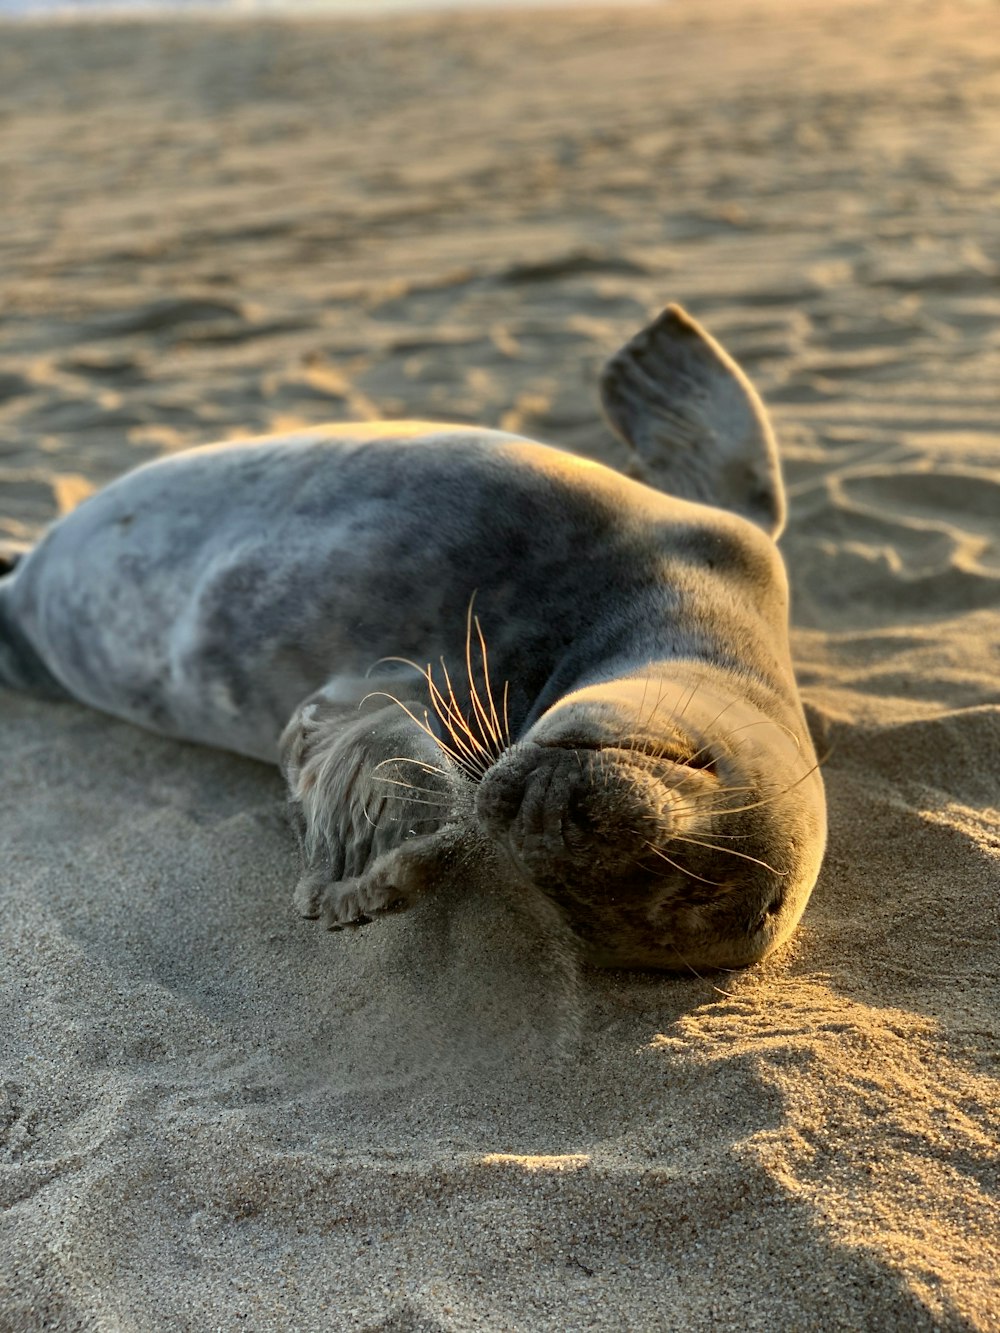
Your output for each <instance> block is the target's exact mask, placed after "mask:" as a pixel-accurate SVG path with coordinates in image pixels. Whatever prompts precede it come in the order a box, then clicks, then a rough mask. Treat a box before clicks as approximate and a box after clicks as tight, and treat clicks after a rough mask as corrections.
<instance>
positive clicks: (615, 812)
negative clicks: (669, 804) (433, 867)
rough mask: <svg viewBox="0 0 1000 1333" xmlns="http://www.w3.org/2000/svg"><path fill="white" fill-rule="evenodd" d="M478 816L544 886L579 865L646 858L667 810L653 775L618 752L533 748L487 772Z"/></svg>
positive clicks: (516, 753) (525, 746) (510, 754)
mask: <svg viewBox="0 0 1000 1333" xmlns="http://www.w3.org/2000/svg"><path fill="white" fill-rule="evenodd" d="M476 815H477V817H478V819H479V820H480V822H481V824H482V826H483V827H484V828H485V829H486V831H487V832H488V833H489V834H490V836H491V837H493V838H494V839H496V841H497V842H499V843H500V844H501V845H503V846H506V847H507V848H508V849H509V850H510V851H511V852H512V853H513V854H514V856H515V858H516V859H517V860H518V861H519V862H520V863H521V864H522V865H523V866H524V867H525V868H526V869H527V870H528V871H529V872H530V873H531V874H532V876H533V878H535V879H536V881H537V882H539V883H542V882H543V881H544V880H545V879H548V878H551V877H552V876H553V875H555V876H556V877H557V878H560V879H562V878H564V876H565V873H566V871H567V870H568V869H570V868H572V867H574V866H578V867H579V868H580V869H581V870H583V869H586V870H593V869H594V868H595V862H596V861H603V860H605V859H607V858H613V859H614V860H615V861H616V862H620V863H628V862H630V861H633V860H634V859H636V858H638V857H640V856H641V855H642V852H643V849H644V847H645V845H646V843H647V842H648V841H649V840H650V839H651V838H654V837H655V829H656V826H657V825H656V821H658V820H659V819H661V817H662V810H661V805H660V800H659V799H658V792H657V789H656V784H655V783H654V782H653V781H652V779H651V777H650V775H649V774H648V773H647V772H645V771H644V770H642V769H640V768H638V767H636V766H634V765H632V764H627V763H622V762H621V757H620V755H619V753H618V752H617V751H610V750H599V749H594V750H588V749H569V748H563V747H559V746H542V745H535V744H532V743H528V744H522V745H519V746H517V747H515V748H514V749H513V750H511V751H508V753H507V754H506V755H504V756H503V758H502V759H501V760H500V761H499V762H498V763H497V764H495V765H494V767H493V768H492V769H490V771H489V772H488V773H487V774H486V776H485V778H484V779H483V781H482V782H481V783H480V785H479V788H478V791H477V793H476Z"/></svg>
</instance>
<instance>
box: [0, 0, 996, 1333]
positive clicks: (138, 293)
mask: <svg viewBox="0 0 1000 1333" xmlns="http://www.w3.org/2000/svg"><path fill="white" fill-rule="evenodd" d="M667 301H680V302H682V303H683V304H684V305H685V306H687V307H688V308H689V309H690V310H691V311H692V312H693V313H694V314H695V315H696V316H697V317H698V318H699V319H700V320H702V321H703V322H704V323H705V324H706V325H707V326H708V327H709V328H710V329H711V330H712V332H713V333H715V334H716V335H717V336H718V337H719V338H720V339H721V340H722V341H723V342H724V343H725V344H726V346H727V347H728V348H729V349H730V350H731V351H732V352H733V354H734V355H735V356H736V357H737V358H738V359H739V360H740V362H741V363H742V364H743V365H744V367H745V368H746V369H747V371H748V372H749V373H750V374H751V375H752V376H753V378H754V380H755V382H756V384H757V386H758V387H759V389H760V390H761V392H762V394H763V396H764V398H765V400H766V402H767V403H768V406H769V408H770V410H771V412H772V415H773V419H774V421H775V424H776V428H777V431H778V434H779V437H780V441H781V446H782V451H783V457H784V464H785V475H786V480H787V483H788V491H789V498H790V511H791V512H790V522H789V527H788V531H787V533H786V535H785V537H784V538H783V541H782V549H783V551H784V554H785V558H786V561H787V563H788V567H789V571H790V576H791V583H792V590H793V612H792V617H793V652H794V656H795V660H796V665H797V668H798V672H799V679H800V682H801V686H802V691H803V697H804V699H805V702H806V706H807V711H808V715H809V719H810V725H811V727H812V729H813V731H814V734H815V736H816V739H817V744H818V747H819V748H820V750H821V751H822V752H823V754H824V755H825V756H826V764H825V775H826V783H827V791H828V798H829V804H830V843H829V852H828V856H827V860H826V864H825V867H824V870H823V873H822V876H821V879H820V882H819V885H818V887H817V889H816V892H815V894H814V896H813V899H812V902H811V904H810V906H809V908H808V909H807V911H806V915H805V918H804V921H803V924H802V927H801V929H800V930H799V932H798V934H797V935H796V937H795V939H794V941H793V942H792V944H791V945H790V946H788V947H786V948H784V949H783V950H782V951H780V952H779V953H778V954H776V955H775V956H773V957H772V958H770V959H768V960H767V961H766V962H765V963H763V964H761V965H759V966H757V967H754V968H751V969H749V970H748V971H745V972H741V973H734V974H732V975H725V976H716V977H711V978H701V977H696V976H691V977H687V978H685V977H680V978H676V977H663V976H655V975H648V974H647V975H626V974H595V973H593V972H588V971H585V970H581V969H580V968H579V967H578V966H577V965H576V964H575V963H574V962H573V961H572V960H571V959H569V958H567V957H566V956H565V955H564V954H563V953H562V952H561V951H559V950H553V949H552V948H551V947H550V942H549V941H547V940H546V939H544V938H542V937H541V935H540V934H539V931H538V929H537V928H536V927H533V926H532V924H531V922H530V921H529V919H528V918H527V917H526V916H525V913H524V909H523V907H522V906H521V905H520V904H518V903H516V902H512V901H509V900H508V899H507V898H506V897H505V896H504V895H503V894H502V893H500V892H499V891H498V892H497V894H496V896H495V897H493V898H489V897H486V896H484V895H481V894H476V895H466V896H464V897H459V898H457V899H456V900H455V901H447V902H444V901H440V900H430V901H427V902H425V903H423V904H422V905H421V906H420V907H419V908H417V909H414V910H413V911H412V912H410V913H407V914H404V915H402V916H399V917H393V918H391V919H388V920H386V921H384V922H381V923H377V924H375V925H373V926H371V927H368V928H366V929H365V930H363V931H361V932H353V933H352V932H345V933H341V934H328V933H325V932H324V931H322V930H320V929H318V928H317V926H316V925H315V923H311V922H307V921H303V920H300V919H299V918H298V917H297V916H296V914H295V912H294V910H293V908H292V904H291V889H292V886H293V884H294V879H295V853H294V846H293V840H292V837H291V834H290V832H289V831H288V829H287V827H286V824H285V820H284V814H283V798H282V786H281V781H280V778H279V776H278V774H277V772H276V771H272V770H270V769H268V768H266V767H264V766H263V765H258V764H255V763H253V762H250V761H246V760H240V759H238V758H235V757H232V756H229V755H225V754H221V753H218V752H213V751H210V750H207V749H203V748H199V747H196V746H191V745H183V744H178V743H172V742H168V741H166V740H162V739H158V738H156V737H154V736H152V735H149V734H146V733H143V732H141V731H139V730H137V729H135V728H132V727H130V726H128V725H126V724H125V723H121V722H117V721H114V720H112V719H110V718H108V717H105V716H102V715H99V714H97V713H93V712H90V711H87V710H86V709H84V708H82V707H76V706H73V705H52V704H45V703H41V702H36V701H32V700H29V699H26V698H24V697H21V696H18V695H15V694H13V693H11V692H5V691H0V737H2V746H3V760H4V762H3V764H2V766H0V995H2V1009H0V1204H2V1206H3V1212H2V1213H0V1330H2V1331H3V1333H34V1330H41V1329H46V1330H48V1329H51V1330H70V1329H72V1330H101V1331H102V1333H112V1331H114V1333H118V1331H119V1330H135V1331H136V1333H153V1331H154V1330H163V1331H164V1333H166V1331H167V1330H170V1331H171V1333H173V1331H174V1330H181V1329H182V1330H191V1331H192V1333H202V1331H203V1330H222V1331H224V1333H229V1331H230V1330H236V1329H256V1330H272V1329H275V1330H288V1329H294V1330H306V1331H311V1330H327V1329H363V1330H376V1329H380V1330H397V1331H400V1333H402V1331H403V1330H405V1331H406V1333H410V1331H411V1330H414V1331H415V1330H422V1331H423V1330H426V1331H429V1330H465V1329H489V1330H498V1331H499V1330H522V1329H524V1330H560V1331H561V1330H577V1329H607V1330H620V1329H628V1330H654V1329H655V1330H660V1329H663V1330H683V1333H694V1331H698V1330H705V1331H706V1333H707V1331H708V1330H719V1329H724V1330H744V1329H754V1328H761V1329H763V1328H768V1329H783V1330H784V1329H788V1330H823V1331H825V1330H832V1329H843V1330H858V1329H874V1330H889V1331H892V1330H907V1331H909V1330H930V1329H940V1330H973V1329H974V1330H988V1329H1000V1278H998V1274H1000V1206H998V1191H1000V1167H998V1137H1000V1133H998V1132H1000V1081H998V1070H997V1052H998V1027H1000V920H998V917H1000V911H998V907H1000V891H998V890H1000V411H998V398H1000V25H998V24H997V22H996V12H995V9H994V8H993V7H992V6H991V5H989V4H985V3H973V2H971V0H970V2H969V3H962V2H961V0H959V2H957V3H946V2H945V0H925V2H924V0H922V2H921V3H914V4H912V5H910V4H907V5H899V4H891V3H888V0H872V2H871V3H860V2H859V3H854V2H853V0H847V2H846V3H844V4H838V5H835V6H826V5H822V6H821V5H819V4H804V5H802V6H801V7H796V8H795V9H794V11H792V10H791V9H790V8H787V7H785V6H780V7H779V6H778V5H777V3H776V0H772V2H770V3H767V4H757V5H754V4H750V3H741V2H740V0H732V2H731V3H723V0H712V3H710V4H708V5H706V6H697V7H696V6H684V5H676V6H664V7H662V8H657V7H647V8H642V9H635V10H620V9H619V10H614V11H607V12H602V11H600V10H591V11H578V12H566V11H550V12H548V13H516V12H515V13H509V14H484V13H473V14H430V15H425V16H416V17H413V16H408V17H393V18H390V19H384V20H381V21H378V22H375V21H368V22H360V21H353V20H352V21H341V22H338V21H333V20H323V21H320V20H310V21H306V20H296V21H292V20H286V21H282V22H279V21H260V20H257V21H251V20H240V21H231V22H202V23H182V22H167V21H161V22H132V23H124V22H122V23H114V24H95V23H84V24H72V23H50V24H38V25H22V26H15V25H8V26H5V27H2V28H0V538H14V539H26V538H28V539H30V538H32V537H33V536H35V535H37V534H38V533H39V532H40V531H41V530H42V528H43V527H44V525H45V524H46V523H47V522H48V521H50V520H51V519H52V518H53V517H54V516H56V515H57V514H58V513H60V512H65V511H66V510H68V509H70V508H72V507H73V506H74V505H75V504H77V503H79V501H80V500H81V499H83V498H84V497H85V496H86V495H87V494H88V493H89V492H90V491H91V490H92V489H93V488H95V487H97V486H100V485H102V484H103V483H105V482H107V481H109V480H110V479H111V478H113V477H115V476H116V475H118V474H119V473H121V472H123V471H124V470H126V469H127V468H129V467H131V466H133V465H135V464H137V463H139V462H142V461H144V460H147V459H150V458H154V457H157V456H159V455H161V454H164V453H167V452H170V451H173V450H177V449H181V448H184V447H186V446H189V445H193V444H200V443H206V442H209V441H211V440H215V439H224V438H229V437H236V436H240V435H246V434H253V433H261V432H266V431H275V430H281V429H284V428H286V427H289V426H294V425H300V424H306V423H313V422H319V421H330V420H349V419H358V418H377V417H386V418H393V417H417V418H424V419H432V420H433V419H438V420H446V421H456V420H466V421H472V422H477V423H480V424H484V425H488V426H502V427H505V428H508V429H513V430H517V431H520V432H523V433H525V434H527V435H530V436H532V437H533V438H536V439H540V440H543V441H547V442H550V443H554V444H559V445H564V446H569V447H571V448H574V449H577V450H579V451H581V452H582V453H585V454H588V455H590V456H592V457H595V458H599V459H602V460H603V461H605V462H608V463H610V464H612V465H620V464H621V463H622V462H623V457H624V447H623V446H622V445H620V444H617V443H616V442H615V440H614V439H613V437H612V436H611V435H610V433H609V431H608V429H607V427H606V426H604V425H603V424H602V422H601V420H600V417H599V414H598V410H597V397H596V376H597V372H598V370H599V368H600V366H601V364H602V362H603V360H604V358H605V357H606V356H607V355H609V354H610V353H611V352H612V351H614V350H615V348H616V347H617V346H618V345H619V344H620V343H621V342H622V341H623V340H624V339H625V338H626V337H628V336H629V335H630V334H631V333H633V332H634V331H635V330H636V329H637V328H638V327H639V326H640V325H641V324H642V323H643V322H644V321H645V319H646V318H647V317H648V316H650V315H651V314H652V313H654V312H655V311H656V310H657V309H658V308H659V307H660V306H662V305H663V304H665V303H666V302H667Z"/></svg>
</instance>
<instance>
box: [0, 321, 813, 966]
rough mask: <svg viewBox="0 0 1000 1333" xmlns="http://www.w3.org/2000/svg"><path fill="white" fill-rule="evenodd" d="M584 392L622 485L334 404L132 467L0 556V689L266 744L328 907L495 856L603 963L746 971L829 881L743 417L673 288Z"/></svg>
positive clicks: (754, 459)
mask: <svg viewBox="0 0 1000 1333" xmlns="http://www.w3.org/2000/svg"><path fill="white" fill-rule="evenodd" d="M601 394H602V399H603V404H604V409H605V413H606V416H607V418H608V420H609V422H610V424H611V426H612V428H613V429H614V430H615V431H616V432H617V433H618V434H619V435H620V436H621V437H622V439H623V440H624V441H626V442H627V443H628V444H629V445H630V446H631V447H632V449H633V451H634V460H635V461H634V469H633V470H634V474H635V475H634V476H631V477H626V476H624V475H622V474H620V473H618V472H615V471H613V470H611V469H610V468H607V467H604V466H602V465H600V464H597V463H594V462H591V461H588V460H586V459H582V458H578V457H576V456H574V455H572V454H569V453H567V452H564V451H562V450H559V449H556V448H552V447H549V446H546V445H543V444H538V443H534V442H532V441H530V440H527V439H524V438H521V437H519V436H516V435H511V434H507V433H503V432H498V431H491V430H485V429H484V430H477V429H474V428H466V427H454V426H441V425H434V424H428V423H420V422H382V423H376V424H364V425H335V426H329V427H323V428H319V429H314V430H307V431H303V432H301V433H298V434H293V435H287V436H281V437H267V438H261V439H252V440H248V441H245V442H239V443H227V444H223V445H214V446H208V447H205V448H199V449H193V450H190V451H188V452H185V453H181V454H177V455H173V456H170V457H166V458H163V459H160V460H157V461H156V462H154V463H151V464H147V465H145V466H143V467H140V468H138V469H137V470H135V471H133V472H131V473H128V474H127V475H125V476H124V477H122V478H120V479H119V480H117V481H116V482H114V483H113V484H111V485H110V486H108V487H107V488H106V489H105V490H103V491H101V492H99V493H98V494H96V495H94V496H92V497H91V498H89V499H87V500H86V501H85V502H84V503H83V504H82V505H81V506H80V507H79V508H78V509H76V510H74V511H73V512H72V513H70V514H68V515H67V516H66V517H64V518H63V519H61V520H60V521H59V522H57V523H56V524H55V525H54V526H53V527H52V528H50V529H49V531H48V532H47V533H46V534H45V536H44V537H43V538H42V540H41V541H40V542H39V543H38V545H37V546H35V547H34V548H33V549H32V550H30V551H29V552H28V553H26V554H24V555H23V556H22V557H21V558H20V559H15V558H14V557H13V556H12V557H11V560H10V564H11V566H12V567H11V569H10V570H9V572H8V573H6V574H5V575H4V576H3V577H2V578H0V682H2V683H4V684H7V685H9V686H13V687H15V688H19V689H27V690H32V691H34V692H36V693H40V694H45V695H48V696H51V697H63V698H72V699H75V700H78V701H81V702H83V703H86V704H89V705H90V706H92V707H94V708H98V709H103V710H104V711H105V712H107V713H111V714H114V715H115V716H117V717H120V718H126V719H128V720H129V721H131V722H134V723H137V724H138V725H140V726H143V727H146V728H149V729H151V730H153V731H156V732H159V733H161V734H162V735H165V736H172V737H178V738H182V739H185V740H190V741H197V742H201V743H203V744H207V745H214V746H221V747H223V748H226V749H229V750H234V751H237V752H239V753H241V754H244V755H250V756H253V757H255V758H258V759H261V760H265V761H267V762H271V763H273V762H275V761H277V762H279V763H280V766H281V769H282V771H283V773H284V776H285V779H286V781H287V784H288V795H289V808H290V812H291V817H292V822H293V825H294V827H295V828H296V831H297V833H298V836H299V841H300V845H301V851H302V857H303V873H302V877H301V879H300V881H299V884H298V887H297V889H296V895H295V900H296V903H297V905H298V907H299V909H300V910H301V911H302V912H303V913H304V914H305V915H307V916H311V917H320V918H322V920H323V921H324V922H325V924H327V925H328V926H330V927H339V926H342V925H346V924H354V923H359V922H363V921H365V920H368V919H370V918H371V917H372V916H373V915H375V914H376V913H379V912H383V911H389V910H392V909H395V908H399V907H403V906H406V905H408V904H409V903H412V902H414V901H415V900H416V899H418V898H419V897H420V896H421V895H422V894H424V893H426V892H428V891H429V890H431V889H434V888H437V889H441V888H443V887H445V886H460V885H462V884H463V883H468V882H472V881H475V879H476V877H477V876H482V875H489V876H505V877H507V878H508V879H509V881H510V882H511V884H512V885H514V886H515V887H516V889H517V890H518V891H522V890H523V891H524V892H525V893H528V894H533V895H536V897H539V900H540V901H545V900H547V901H548V902H549V903H552V904H555V905H556V907H557V908H558V909H559V912H560V913H561V914H562V915H563V916H564V918H565V920H566V921H567V922H568V924H569V926H570V927H571V929H572V930H573V932H574V933H575V935H576V936H577V938H578V939H579V941H580V942H581V945H582V948H583V951H584V956H585V957H586V958H588V959H589V960H591V961H592V962H594V963H596V964H598V965H603V966H614V967H641V968H664V969H668V970H682V969H685V968H688V967H693V968H713V967H740V966H744V965H746V964H748V963H751V962H753V961H755V960H757V959H759V958H761V957H762V956H763V955H764V954H766V953H767V952H768V951H769V950H770V949H772V948H773V947H774V946H775V945H776V944H778V943H779V942H780V941H781V940H783V939H784V938H786V937H787V936H788V934H789V933H790V932H791V931H792V929H793V928H794V926H795V925H796V923H797V921H798V919H799V917H800V915H801V913H802V910H803V908H804V906H805V903H806V900H807V898H808V896H809V894H810V892H811V890H812V888H813V885H814V882H815V880H816V876H817V874H818V871H819V866H820V861H821V858H822V855H823V847H824V841H825V804H824V794H823V784H822V780H821V777H820V774H819V772H818V769H817V765H816V757H815V754H814V752H813V748H812V744H811V741H810V738H809V733H808V730H807V727H806V724H805V720H804V716H803V712H802V708H801V704H800V701H799V698H798V693H797V689H796V684H795V678H794V674H793V671H792V666H791V661H790V653H789V644H788V606H787V603H788V596H787V581H786V576H785V570H784V566H783V563H782V560H781V557H780V555H779V553H778V549H777V546H776V544H775V543H776V538H777V537H778V535H779V533H780V530H781V527H782V524H783V522H784V496H783V490H782V482H781V475H780V468H779V462H778V455H777V449H776V445H775V441H774V437H773V435H772V432H771V428H770V426H769V423H768V420H767V416H766V413H765V411H764V408H763V406H762V404H761V402H760V400H759V398H758V397H757V395H756V393H755V392H754V390H753V388H752V386H751V385H750V383H749V382H748V380H747V379H746V377H745V376H744V374H743V373H742V371H741V370H740V369H739V367H738V366H737V365H736V364H735V362H733V361H732V359H731V358H730V357H729V356H728V355H727V354H726V352H725V351H724V350H723V349H722V348H721V347H720V346H719V345H718V344H717V343H716V342H715V341H714V340H713V339H712V338H711V337H710V336H709V335H708V334H707V333H706V332H705V331H704V330H703V329H701V328H700V327H699V325H698V324H697V323H696V322H695V321H694V320H693V319H692V318H691V317H690V316H689V315H687V314H686V313H685V312H684V311H683V310H681V309H680V308H679V307H677V306H671V307H668V308H667V310H666V311H664V312H663V313H662V314H661V315H660V316H659V317H658V318H657V319H656V320H655V321H654V322H653V323H652V324H650V325H649V327H648V328H646V329H644V330H643V331H642V332H640V333H639V334H638V335H637V336H636V337H634V338H633V339H632V340H631V341H630V342H629V343H627V344H626V345H625V346H624V347H623V348H622V349H621V350H620V351H619V352H618V353H617V354H616V355H615V356H614V357H613V358H612V359H611V361H610V362H609V363H608V365H607V366H606V368H605V370H604V372H603V375H602V378H601Z"/></svg>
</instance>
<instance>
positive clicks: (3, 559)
mask: <svg viewBox="0 0 1000 1333" xmlns="http://www.w3.org/2000/svg"><path fill="white" fill-rule="evenodd" d="M30 550H31V545H30V543H29V542H17V541H14V540H13V539H11V538H7V537H2V538H0V578H3V576H4V574H10V573H12V572H13V570H14V568H15V567H16V565H17V563H18V561H19V560H20V559H21V557H22V556H25V555H27V554H28V552H29V551H30Z"/></svg>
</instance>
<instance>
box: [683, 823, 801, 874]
mask: <svg viewBox="0 0 1000 1333" xmlns="http://www.w3.org/2000/svg"><path fill="white" fill-rule="evenodd" d="M670 841H671V842H689V843H690V844H691V845H692V847H707V848H708V849H709V851H712V852H725V853H726V855H727V856H738V857H739V858H740V860H741V861H753V862H754V864H755V865H759V866H763V867H764V869H765V870H770V872H771V874H772V875H780V876H781V877H782V879H784V877H785V876H786V875H787V874H788V871H787V870H775V868H774V866H769V865H768V864H767V862H766V861H762V860H761V859H760V857H758V856H750V855H749V853H747V852H738V851H737V850H736V848H735V847H719V846H717V844H716V843H714V842H702V841H701V839H700V838H686V837H684V835H683V834H681V833H672V834H671V835H670Z"/></svg>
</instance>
